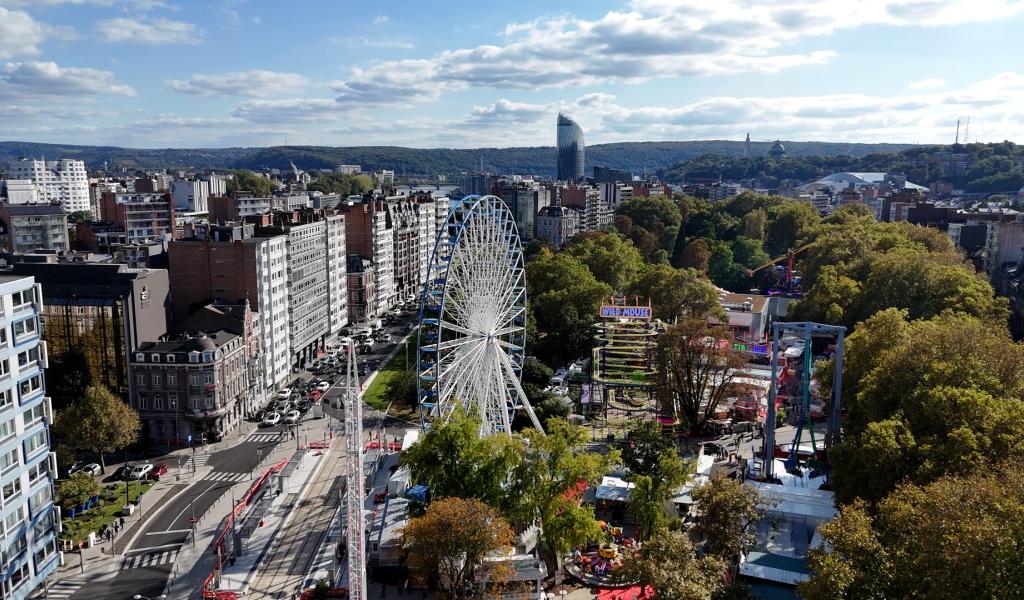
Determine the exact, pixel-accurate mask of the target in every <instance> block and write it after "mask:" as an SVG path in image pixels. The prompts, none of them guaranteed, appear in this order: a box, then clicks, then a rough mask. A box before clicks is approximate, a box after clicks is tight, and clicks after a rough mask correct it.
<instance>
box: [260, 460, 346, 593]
mask: <svg viewBox="0 0 1024 600" xmlns="http://www.w3.org/2000/svg"><path fill="white" fill-rule="evenodd" d="M340 444H342V442H341V441H339V440H335V445H340ZM325 460H327V461H328V462H327V464H326V465H324V466H323V470H322V471H320V473H318V476H317V478H316V480H315V481H312V482H311V483H310V484H309V486H308V487H307V488H306V493H305V494H304V495H303V496H302V498H300V499H299V501H298V502H297V503H296V505H295V507H294V508H293V509H292V510H293V514H292V515H291V521H289V523H288V524H287V525H286V526H285V527H284V528H283V529H281V530H280V531H279V532H278V533H277V535H276V536H275V538H276V539H275V544H274V545H273V546H272V547H271V549H270V551H269V555H268V557H267V558H266V559H265V560H264V561H263V565H262V567H261V568H260V572H259V575H258V576H257V577H256V579H255V580H254V581H253V583H252V584H251V585H250V586H249V591H248V592H247V593H246V595H245V596H246V598H259V599H266V600H271V599H274V600H276V599H280V598H292V597H293V596H294V594H295V592H297V591H298V588H299V586H301V585H302V582H303V580H304V579H305V577H306V574H307V573H308V572H309V569H310V567H311V565H312V563H313V560H314V559H315V558H316V554H317V551H318V550H319V548H320V544H321V542H322V541H323V539H324V536H325V535H326V534H327V529H328V527H330V524H331V519H332V518H333V517H334V513H335V512H336V511H337V510H338V506H339V504H338V497H337V491H336V489H335V482H336V480H337V479H338V478H339V477H340V476H342V475H343V474H344V469H345V462H344V461H343V460H340V458H339V457H337V456H334V454H333V452H332V454H331V455H329V456H328V457H327V458H326V459H325ZM332 492H333V493H332Z"/></svg>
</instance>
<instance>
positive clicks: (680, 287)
mask: <svg viewBox="0 0 1024 600" xmlns="http://www.w3.org/2000/svg"><path fill="white" fill-rule="evenodd" d="M628 293H629V295H631V296H639V297H640V298H641V299H647V300H650V302H651V307H652V309H653V312H654V317H655V318H657V319H662V320H663V321H674V320H675V319H676V318H677V317H686V316H706V315H721V314H722V307H721V304H720V303H719V302H718V290H717V289H716V288H715V286H714V285H712V284H711V282H710V281H709V280H708V279H707V278H706V277H704V276H703V275H701V274H700V273H699V272H698V271H695V270H693V269H675V268H673V267H671V266H669V265H667V264H657V265H646V266H644V268H643V271H642V272H641V273H640V276H639V277H638V278H637V280H636V281H635V283H634V284H633V285H632V286H630V288H629V291H628Z"/></svg>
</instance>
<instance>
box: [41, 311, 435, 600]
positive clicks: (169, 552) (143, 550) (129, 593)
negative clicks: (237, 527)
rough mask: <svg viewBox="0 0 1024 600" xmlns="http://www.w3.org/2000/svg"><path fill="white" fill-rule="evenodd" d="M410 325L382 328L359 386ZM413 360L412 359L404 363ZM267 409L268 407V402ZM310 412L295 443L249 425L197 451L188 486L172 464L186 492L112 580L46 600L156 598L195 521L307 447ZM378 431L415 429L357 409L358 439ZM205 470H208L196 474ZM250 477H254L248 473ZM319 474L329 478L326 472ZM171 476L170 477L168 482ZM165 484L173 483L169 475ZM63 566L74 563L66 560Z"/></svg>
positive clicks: (186, 468) (336, 414)
mask: <svg viewBox="0 0 1024 600" xmlns="http://www.w3.org/2000/svg"><path fill="white" fill-rule="evenodd" d="M415 320H416V315H415V314H407V315H405V316H404V317H403V318H402V319H399V320H396V321H395V322H394V323H393V324H391V325H389V326H387V327H385V331H387V332H388V333H389V334H391V341H390V342H389V343H386V344H375V345H374V346H373V351H372V352H369V353H366V354H360V355H358V359H357V360H358V363H359V365H360V367H361V370H363V368H364V367H365V371H364V372H365V373H366V375H365V376H364V375H362V374H361V375H360V379H361V380H365V379H366V378H367V376H368V375H369V374H371V373H372V372H373V371H374V370H376V369H377V368H380V367H383V366H384V362H385V360H386V359H387V357H388V356H390V354H391V353H392V352H393V351H394V350H395V348H396V346H397V345H398V344H399V343H402V342H403V340H404V337H405V336H406V335H407V334H408V333H409V332H410V329H411V328H410V323H414V322H415ZM410 358H411V359H413V360H414V358H413V357H410ZM336 371H337V372H338V373H337V374H336V373H331V374H330V376H331V377H332V379H333V380H334V381H333V384H332V386H331V388H330V389H329V390H328V391H327V392H326V393H325V394H324V397H323V404H324V408H325V415H327V416H328V418H330V419H332V420H337V421H338V422H341V420H342V419H343V417H344V415H343V414H342V411H341V410H338V409H334V408H333V406H334V403H333V402H332V400H331V399H332V398H337V397H339V396H341V395H342V394H343V385H344V383H345V382H344V373H345V372H344V361H342V365H341V366H340V368H339V369H337V370H336ZM316 377H317V375H314V374H312V373H310V372H309V371H303V372H301V373H298V374H296V377H295V379H294V380H293V383H294V381H308V380H309V379H312V378H316ZM271 402H272V401H271ZM311 415H312V412H308V413H306V414H305V415H303V418H302V421H300V422H299V425H298V427H297V428H296V431H297V439H293V438H292V437H291V435H290V434H289V432H288V430H289V426H287V425H276V426H273V427H258V426H257V424H255V423H249V422H247V423H243V424H242V425H241V427H244V428H248V429H250V430H251V431H249V432H248V433H245V434H243V435H242V436H241V438H240V440H241V441H240V442H238V443H237V444H235V445H233V446H231V447H228V448H223V449H220V450H216V451H214V452H212V453H205V452H203V451H202V449H201V448H197V449H196V453H195V455H194V461H195V469H197V470H202V471H203V473H205V474H201V477H200V478H199V479H192V477H193V475H192V474H191V473H192V469H193V465H192V462H193V456H189V455H187V454H186V455H185V456H184V457H183V458H184V460H183V461H182V462H181V464H180V470H179V471H178V473H179V474H180V475H181V479H182V481H183V482H184V483H185V484H187V485H188V487H187V488H185V489H183V490H181V491H177V492H176V494H175V495H173V496H172V497H168V498H166V499H165V500H164V501H163V502H162V503H161V506H159V507H157V508H156V510H159V514H156V515H155V516H153V517H150V518H149V520H148V521H146V522H145V524H144V525H143V527H142V528H141V530H140V531H139V532H137V533H136V534H134V535H135V537H134V539H133V541H132V543H131V544H130V546H129V548H128V550H127V551H126V552H124V554H123V557H122V556H119V557H116V558H115V559H113V560H115V561H116V562H117V569H118V570H117V573H116V575H114V577H113V578H110V579H107V580H104V581H90V582H88V583H85V584H84V585H82V586H81V587H80V588H77V589H68V590H66V591H65V592H64V593H61V594H59V595H58V594H55V593H50V594H49V597H50V598H73V599H74V600H90V599H95V598H114V599H116V598H132V597H134V596H135V595H136V594H140V595H142V596H146V597H154V596H159V595H160V594H162V593H163V591H164V586H165V584H166V582H167V579H168V578H169V577H170V575H171V572H172V569H173V566H174V563H175V559H176V558H177V555H178V552H179V551H180V550H181V549H182V547H183V546H185V545H186V544H188V543H191V542H190V534H191V531H192V523H193V521H192V520H193V519H197V520H201V519H202V518H203V516H204V515H205V514H206V512H207V511H208V510H209V509H210V508H211V507H212V506H213V505H214V504H216V503H217V502H218V501H221V498H222V497H223V496H224V495H225V494H226V493H228V490H229V489H230V488H231V487H232V486H233V485H235V484H237V483H238V482H241V481H245V480H248V479H250V478H252V477H254V476H255V475H258V473H259V470H257V469H256V468H257V466H258V465H259V463H260V462H261V460H263V459H264V458H265V457H267V456H269V455H270V454H271V452H273V451H274V449H275V448H277V447H278V446H279V445H280V444H285V445H286V446H287V445H288V444H296V445H298V444H302V443H306V442H308V441H313V440H307V439H305V435H304V433H303V431H302V429H303V427H302V424H303V422H304V421H305V420H306V419H310V418H311ZM382 426H383V427H385V429H386V433H385V434H386V435H387V436H389V437H390V436H395V435H401V433H402V431H404V430H405V429H407V428H408V427H412V426H416V425H415V424H411V423H407V422H404V421H401V420H394V419H385V418H384V415H383V413H380V412H379V411H375V410H373V409H372V408H370V407H369V406H366V407H365V408H364V419H363V428H364V430H365V431H367V432H370V431H375V432H378V431H380V429H381V427H382ZM153 462H165V463H167V464H169V465H171V466H172V469H173V468H174V467H179V458H178V455H168V456H165V457H160V458H158V459H153ZM203 467H208V469H203ZM254 471H255V472H254ZM326 472H328V473H329V472H331V471H330V470H327V471H326ZM173 473H174V471H172V474H173ZM171 476H173V475H171ZM70 560H72V561H73V560H75V559H74V558H73V557H72V558H70ZM92 568H94V569H98V570H103V571H110V570H112V565H111V562H110V559H108V560H107V561H105V562H103V563H98V564H97V565H96V566H94V567H92Z"/></svg>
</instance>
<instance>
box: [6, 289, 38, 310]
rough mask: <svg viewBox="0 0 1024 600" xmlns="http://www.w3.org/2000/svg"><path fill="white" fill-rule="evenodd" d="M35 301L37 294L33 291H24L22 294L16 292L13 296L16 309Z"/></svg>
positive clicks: (12, 300)
mask: <svg viewBox="0 0 1024 600" xmlns="http://www.w3.org/2000/svg"><path fill="white" fill-rule="evenodd" d="M34 299H35V293H34V291H33V290H22V291H20V292H14V293H13V294H11V303H12V304H14V308H19V307H21V306H23V305H25V304H28V303H29V302H32V301H33V300H34Z"/></svg>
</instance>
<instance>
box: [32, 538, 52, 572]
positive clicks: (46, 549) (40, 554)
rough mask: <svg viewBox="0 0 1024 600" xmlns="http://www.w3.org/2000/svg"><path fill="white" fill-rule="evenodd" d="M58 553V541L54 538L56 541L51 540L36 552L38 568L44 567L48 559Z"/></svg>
mask: <svg viewBox="0 0 1024 600" xmlns="http://www.w3.org/2000/svg"><path fill="white" fill-rule="evenodd" d="M56 553H57V539H56V538H54V539H51V540H50V541H48V542H46V544H44V545H43V546H42V547H40V548H39V549H38V550H36V553H35V559H36V568H40V567H42V566H43V565H44V564H45V563H46V561H47V559H49V558H50V557H51V556H53V555H54V554H56Z"/></svg>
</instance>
